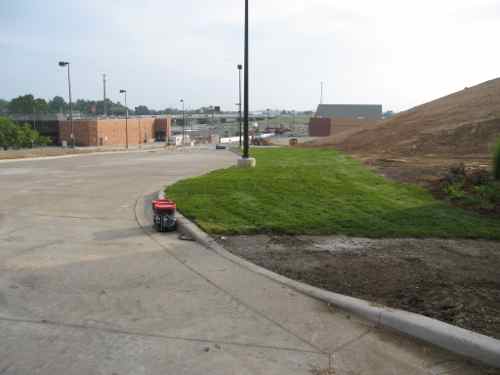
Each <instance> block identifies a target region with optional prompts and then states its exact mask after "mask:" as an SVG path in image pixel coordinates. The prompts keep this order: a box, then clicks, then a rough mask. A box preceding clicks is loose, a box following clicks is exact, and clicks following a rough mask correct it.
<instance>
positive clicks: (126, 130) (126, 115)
mask: <svg viewBox="0 0 500 375" xmlns="http://www.w3.org/2000/svg"><path fill="white" fill-rule="evenodd" d="M120 94H125V147H126V148H127V149H128V107H127V90H123V89H121V90H120Z"/></svg>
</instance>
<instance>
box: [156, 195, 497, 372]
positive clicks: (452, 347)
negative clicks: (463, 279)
mask: <svg viewBox="0 0 500 375" xmlns="http://www.w3.org/2000/svg"><path fill="white" fill-rule="evenodd" d="M160 196H161V197H162V196H163V194H162V193H160ZM177 224H178V230H179V231H180V232H182V233H184V234H186V235H188V236H190V237H192V238H193V239H195V240H196V241H198V242H199V243H201V244H202V245H204V246H205V247H207V248H208V249H210V250H212V251H214V252H216V253H217V254H219V255H220V256H222V257H224V258H226V259H228V260H230V261H232V262H234V263H236V264H238V265H240V266H242V267H245V268H247V269H249V270H250V271H252V272H255V273H258V274H260V275H263V276H265V277H267V278H269V279H271V280H274V281H277V282H279V283H281V284H283V285H286V286H288V287H290V288H292V289H295V290H297V291H299V292H301V293H304V294H306V295H309V296H311V297H313V298H316V299H319V300H321V301H324V302H326V303H330V304H332V305H335V306H337V307H339V308H341V309H343V310H346V311H349V312H351V313H353V314H356V315H359V316H361V317H363V318H365V319H367V320H369V321H371V322H374V323H375V324H377V325H380V326H382V327H387V328H390V329H393V330H396V331H398V332H401V333H404V334H406V335H409V336H412V337H415V338H417V339H420V340H423V341H426V342H428V343H431V344H433V345H436V346H439V347H441V348H444V349H447V350H449V351H451V352H453V353H457V354H460V355H463V356H465V357H469V358H471V359H474V360H477V361H479V362H482V363H485V364H487V365H489V366H493V367H499V368H500V340H497V339H494V338H492V337H489V336H485V335H481V334H479V333H476V332H473V331H469V330H466V329H463V328H460V327H456V326H453V325H451V324H447V323H444V322H441V321H439V320H436V319H431V318H428V317H426V316H423V315H419V314H414V313H410V312H407V311H402V310H397V309H391V308H389V307H385V306H381V305H376V304H374V303H371V302H368V301H364V300H361V299H358V298H353V297H349V296H345V295H342V294H337V293H333V292H329V291H327V290H323V289H320V288H316V287H314V286H311V285H308V284H304V283H301V282H298V281H295V280H292V279H289V278H287V277H284V276H281V275H278V274H277V273H274V272H272V271H269V270H267V269H265V268H262V267H260V266H258V265H256V264H254V263H251V262H249V261H247V260H245V259H243V258H240V257H239V256H236V255H234V254H232V253H230V252H229V251H227V250H226V249H224V248H223V247H222V246H221V245H220V244H218V243H217V242H216V241H215V240H214V239H213V238H211V237H210V236H209V235H208V234H207V233H205V232H204V231H202V230H201V229H200V228H199V227H198V226H197V225H196V224H194V223H193V222H191V221H190V220H188V219H186V218H185V217H184V216H183V215H182V214H180V213H178V214H177Z"/></svg>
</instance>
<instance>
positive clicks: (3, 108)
mask: <svg viewBox="0 0 500 375" xmlns="http://www.w3.org/2000/svg"><path fill="white" fill-rule="evenodd" d="M8 110H9V102H8V101H7V100H3V99H0V114H2V113H7V112H8Z"/></svg>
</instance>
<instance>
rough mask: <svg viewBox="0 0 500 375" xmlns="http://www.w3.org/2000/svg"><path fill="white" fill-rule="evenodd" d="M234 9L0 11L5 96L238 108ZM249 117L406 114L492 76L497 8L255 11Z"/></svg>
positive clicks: (499, 2) (347, 5)
mask: <svg viewBox="0 0 500 375" xmlns="http://www.w3.org/2000/svg"><path fill="white" fill-rule="evenodd" d="M243 11H244V1H243V0H240V1H237V0H211V1H206V0H204V1H202V0H181V1H179V0H176V1H173V0H140V1H139V0H120V1H119V0H114V1H111V0H109V1H106V0H81V1H77V0H71V1H68V0H46V1H42V0H0V71H1V72H2V73H1V76H0V98H3V99H11V98H12V97H15V96H18V95H21V94H25V93H32V94H34V95H35V96H37V97H44V98H51V97H53V96H55V95H61V96H64V97H65V98H66V97H67V83H66V76H65V72H64V70H63V69H61V68H59V67H58V66H57V61H59V60H61V59H63V60H68V61H70V62H71V69H72V83H73V98H88V99H90V98H101V97H102V82H101V74H102V73H107V75H108V97H110V98H111V99H112V100H115V101H116V100H120V97H119V94H118V90H119V89H120V88H125V89H128V92H129V96H128V98H129V105H130V106H135V105H139V104H145V105H147V106H149V107H152V108H156V109H161V108H165V107H172V106H178V105H179V103H178V102H179V99H180V98H184V99H185V101H186V104H187V106H188V107H191V108H197V107H200V106H207V105H222V107H223V108H224V109H226V110H229V109H234V108H235V106H234V103H236V102H237V101H238V99H237V92H238V91H237V82H238V81H237V70H236V65H237V64H238V63H240V62H242V60H243ZM250 17H251V26H250V32H251V45H250V46H251V67H250V68H251V69H250V77H251V87H250V90H251V107H252V109H255V110H257V109H265V108H288V109H313V108H315V106H316V105H317V104H318V102H319V96H320V81H324V82H325V85H326V89H325V102H328V103H363V104H364V103H366V104H382V105H383V106H384V110H387V109H393V110H398V111H399V110H403V109H407V108H410V107H412V106H414V105H417V104H420V103H422V102H426V101H428V100H431V99H434V98H437V97H440V96H442V95H445V94H448V93H450V92H452V91H456V90H460V89H463V88H464V87H465V86H471V85H474V84H477V83H480V82H483V81H485V80H489V79H493V78H496V77H498V76H500V48H499V38H500V37H499V36H500V0H418V1H406V0H394V1H392V0H378V1H373V0H250Z"/></svg>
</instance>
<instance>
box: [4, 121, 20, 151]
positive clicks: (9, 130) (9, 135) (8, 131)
mask: <svg viewBox="0 0 500 375" xmlns="http://www.w3.org/2000/svg"><path fill="white" fill-rule="evenodd" d="M16 143H17V126H16V124H14V122H13V121H12V120H10V119H8V118H6V117H0V147H2V148H3V149H4V150H7V149H8V148H9V147H13V146H14V145H15V144H16Z"/></svg>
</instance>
